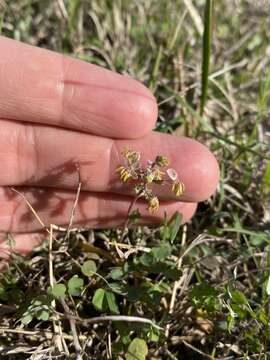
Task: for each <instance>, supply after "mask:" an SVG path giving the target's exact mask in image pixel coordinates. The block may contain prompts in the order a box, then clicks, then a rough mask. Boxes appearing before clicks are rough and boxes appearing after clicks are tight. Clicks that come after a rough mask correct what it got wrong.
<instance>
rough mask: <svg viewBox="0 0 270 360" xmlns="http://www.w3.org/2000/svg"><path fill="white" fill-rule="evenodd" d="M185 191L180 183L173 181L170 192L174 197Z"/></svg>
mask: <svg viewBox="0 0 270 360" xmlns="http://www.w3.org/2000/svg"><path fill="white" fill-rule="evenodd" d="M184 191H185V185H184V184H183V183H182V182H181V181H175V182H174V183H173V186H172V192H173V193H175V195H176V196H181V195H182V194H183V193H184Z"/></svg>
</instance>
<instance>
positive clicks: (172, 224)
mask: <svg viewBox="0 0 270 360" xmlns="http://www.w3.org/2000/svg"><path fill="white" fill-rule="evenodd" d="M181 221H182V214H180V213H179V212H178V211H176V212H175V213H174V214H173V216H172V217H171V219H170V221H169V223H168V226H169V232H170V242H171V243H173V242H174V240H175V238H176V235H177V234H178V231H179V229H180V226H181Z"/></svg>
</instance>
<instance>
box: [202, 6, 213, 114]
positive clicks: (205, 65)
mask: <svg viewBox="0 0 270 360" xmlns="http://www.w3.org/2000/svg"><path fill="white" fill-rule="evenodd" d="M213 2H214V0H206V4H205V9H204V32H203V49H202V77H201V89H202V93H201V103H200V115H201V116H202V115H203V112H204V107H205V103H206V99H207V91H208V75H209V65H210V55H211V40H212V22H213Z"/></svg>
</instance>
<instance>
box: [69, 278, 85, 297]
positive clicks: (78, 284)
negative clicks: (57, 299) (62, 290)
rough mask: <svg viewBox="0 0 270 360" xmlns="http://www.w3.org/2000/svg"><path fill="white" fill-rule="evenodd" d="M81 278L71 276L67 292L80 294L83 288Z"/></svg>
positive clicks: (74, 294) (75, 294)
mask: <svg viewBox="0 0 270 360" xmlns="http://www.w3.org/2000/svg"><path fill="white" fill-rule="evenodd" d="M83 284H84V282H83V279H82V278H79V277H78V275H74V276H72V278H71V279H69V281H68V293H69V294H70V295H71V296H80V295H81V292H82V289H83Z"/></svg>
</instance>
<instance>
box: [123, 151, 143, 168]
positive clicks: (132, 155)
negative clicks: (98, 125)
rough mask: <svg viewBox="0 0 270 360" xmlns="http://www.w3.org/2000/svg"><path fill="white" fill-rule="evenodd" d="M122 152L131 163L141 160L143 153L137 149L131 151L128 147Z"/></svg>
mask: <svg viewBox="0 0 270 360" xmlns="http://www.w3.org/2000/svg"><path fill="white" fill-rule="evenodd" d="M121 153H122V155H123V156H124V158H125V159H126V160H127V161H128V163H129V165H132V164H135V163H137V162H139V161H140V158H141V154H140V153H139V152H137V151H131V150H129V149H128V148H124V149H123V150H122V152H121Z"/></svg>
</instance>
